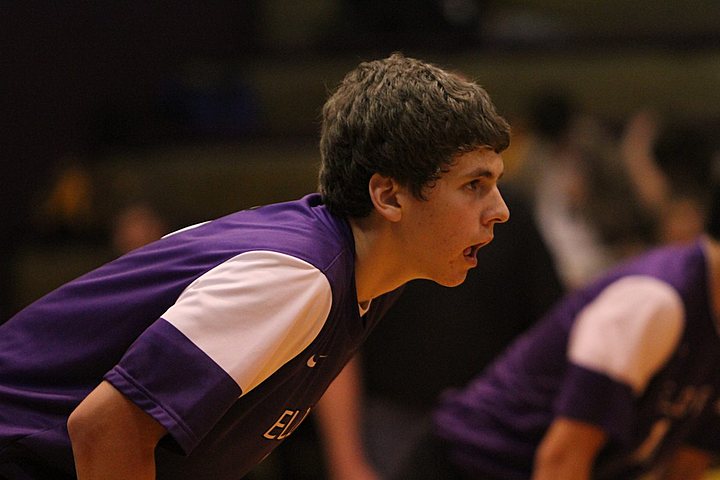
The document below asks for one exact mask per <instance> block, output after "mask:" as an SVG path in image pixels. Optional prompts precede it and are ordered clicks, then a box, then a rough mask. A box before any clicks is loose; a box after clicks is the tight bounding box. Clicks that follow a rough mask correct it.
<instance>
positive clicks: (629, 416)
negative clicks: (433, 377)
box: [397, 186, 720, 480]
mask: <svg viewBox="0 0 720 480" xmlns="http://www.w3.org/2000/svg"><path fill="white" fill-rule="evenodd" d="M714 188H715V195H714V206H713V208H712V211H711V212H712V213H711V215H710V217H709V224H708V226H707V228H706V231H707V235H704V236H703V237H701V238H699V239H697V240H696V241H694V242H692V243H691V244H678V245H672V246H666V247H663V248H658V249H656V250H654V251H651V252H649V253H647V254H645V255H643V256H641V257H639V258H637V259H634V260H632V261H629V263H626V264H624V265H622V266H619V267H617V269H614V270H613V271H612V272H609V273H608V274H607V275H605V276H604V278H601V279H599V280H597V281H595V282H594V283H592V284H590V285H589V286H587V287H585V288H583V289H581V290H579V291H577V292H576V293H574V294H571V295H569V296H567V297H566V299H564V300H563V301H561V302H560V303H559V304H558V305H557V306H556V307H555V308H554V310H553V311H552V312H550V313H549V314H548V315H547V316H546V317H545V318H544V320H543V321H541V322H540V323H539V324H538V325H537V326H536V327H533V329H532V330H531V331H529V333H527V334H526V335H524V336H523V337H521V338H520V339H519V340H518V341H517V342H516V343H514V344H513V346H511V347H510V348H509V349H508V350H507V351H506V352H505V353H504V354H503V356H502V357H501V358H499V359H498V360H497V361H496V362H495V363H494V364H493V365H491V366H490V367H489V368H488V369H487V370H486V371H485V372H484V373H483V374H481V375H480V376H479V377H478V378H476V379H475V380H474V381H473V382H471V383H470V384H469V385H468V386H467V387H465V388H464V389H462V390H455V391H449V392H447V393H446V394H445V396H444V397H443V398H442V400H441V403H440V405H439V407H438V408H437V410H436V412H435V414H434V435H433V436H432V437H431V438H430V439H428V441H427V442H426V443H425V445H424V446H423V447H421V448H418V450H417V451H416V452H415V455H414V459H413V461H411V462H410V463H409V465H408V466H407V468H406V469H405V470H404V471H403V472H402V474H401V475H399V476H398V477H397V478H398V479H399V478H413V479H418V480H422V479H435V478H444V479H448V480H452V479H468V478H472V479H484V480H492V479H502V480H519V479H530V478H532V479H533V480H548V479H573V480H587V479H590V478H592V479H597V480H605V479H607V480H623V479H638V478H646V477H644V476H643V475H644V474H647V473H649V472H651V471H652V474H653V475H655V476H652V477H650V478H653V479H655V478H657V479H663V480H698V479H700V478H703V475H704V473H705V472H706V470H707V469H708V467H709V466H710V465H711V464H712V462H713V457H714V456H715V455H717V454H718V453H720V368H718V365H720V333H719V332H720V186H716V187H714Z"/></svg>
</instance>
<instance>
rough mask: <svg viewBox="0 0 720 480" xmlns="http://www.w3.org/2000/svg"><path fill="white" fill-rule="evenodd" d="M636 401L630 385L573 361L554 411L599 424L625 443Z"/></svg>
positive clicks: (629, 437) (560, 414)
mask: <svg viewBox="0 0 720 480" xmlns="http://www.w3.org/2000/svg"><path fill="white" fill-rule="evenodd" d="M634 402H635V397H634V395H633V392H632V389H631V388H630V386H629V385H626V384H623V383H619V382H616V381H614V380H612V379H611V378H609V377H608V376H606V375H603V374H601V373H597V372H593V371H592V370H588V369H586V368H583V367H580V366H578V365H574V364H570V365H569V367H568V371H567V373H566V376H565V380H564V382H563V386H562V389H561V391H560V394H559V396H558V398H557V400H556V402H555V414H556V416H564V417H568V418H572V419H575V420H580V421H584V422H587V423H590V424H593V425H597V426H599V427H601V428H602V429H603V430H604V431H605V432H606V433H607V434H608V435H609V436H610V437H612V438H614V439H615V440H617V441H619V442H621V443H626V442H629V441H630V439H631V435H632V426H633V422H634V420H635V418H634V414H633V405H634Z"/></svg>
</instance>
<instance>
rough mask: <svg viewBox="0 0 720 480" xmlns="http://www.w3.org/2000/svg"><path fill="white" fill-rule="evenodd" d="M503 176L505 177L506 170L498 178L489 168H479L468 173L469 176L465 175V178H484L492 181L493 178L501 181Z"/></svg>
mask: <svg viewBox="0 0 720 480" xmlns="http://www.w3.org/2000/svg"><path fill="white" fill-rule="evenodd" d="M503 175H505V170H504V169H503V170H502V171H501V172H500V174H498V175H497V176H496V175H495V172H493V171H492V170H490V169H489V168H485V167H478V168H476V169H474V170H471V171H469V172H467V174H465V175H463V176H464V177H466V178H478V177H483V178H491V179H492V178H496V179H497V180H500V179H501V178H502V177H503Z"/></svg>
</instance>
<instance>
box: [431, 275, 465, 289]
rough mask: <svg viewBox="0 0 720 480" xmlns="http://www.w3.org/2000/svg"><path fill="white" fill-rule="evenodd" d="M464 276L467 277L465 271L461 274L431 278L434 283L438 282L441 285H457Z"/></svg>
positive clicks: (461, 281) (463, 279)
mask: <svg viewBox="0 0 720 480" xmlns="http://www.w3.org/2000/svg"><path fill="white" fill-rule="evenodd" d="M465 278H467V272H465V273H464V274H463V275H462V276H454V277H445V278H441V279H437V278H436V279H433V280H434V281H435V283H438V284H440V285H442V286H443V287H457V286H458V285H460V284H462V283H463V282H464V281H465Z"/></svg>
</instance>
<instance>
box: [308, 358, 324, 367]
mask: <svg viewBox="0 0 720 480" xmlns="http://www.w3.org/2000/svg"><path fill="white" fill-rule="evenodd" d="M325 357H327V355H313V356H312V357H310V358H308V361H307V366H308V367H310V368H315V365H317V361H318V360H319V359H321V358H325Z"/></svg>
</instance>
